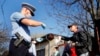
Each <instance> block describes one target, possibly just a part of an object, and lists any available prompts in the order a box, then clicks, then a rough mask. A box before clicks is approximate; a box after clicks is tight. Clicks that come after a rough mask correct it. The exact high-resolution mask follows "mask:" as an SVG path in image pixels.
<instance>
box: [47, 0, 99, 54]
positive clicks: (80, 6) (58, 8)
mask: <svg viewBox="0 0 100 56" xmlns="http://www.w3.org/2000/svg"><path fill="white" fill-rule="evenodd" d="M48 2H49V4H50V6H51V9H52V12H51V11H50V13H49V14H51V15H53V17H56V18H57V20H58V22H60V23H61V24H62V25H67V24H68V23H71V22H76V23H79V24H81V23H82V25H81V26H82V28H83V29H85V30H86V31H87V30H88V31H90V30H91V29H93V30H94V33H95V34H94V37H95V38H93V51H94V52H95V54H96V53H100V49H99V47H100V46H99V44H98V43H99V41H97V40H98V39H100V37H99V36H100V32H99V28H100V26H99V24H100V23H99V22H97V21H98V20H99V21H100V14H99V12H100V0H48ZM64 22H65V23H66V22H67V23H66V24H65V23H64ZM89 29H90V30H89ZM97 33H99V34H97ZM95 48H96V49H95Z"/></svg>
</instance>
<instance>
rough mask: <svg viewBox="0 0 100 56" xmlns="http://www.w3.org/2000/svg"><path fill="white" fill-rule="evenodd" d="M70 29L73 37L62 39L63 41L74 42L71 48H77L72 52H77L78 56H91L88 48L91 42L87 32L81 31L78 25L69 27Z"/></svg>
mask: <svg viewBox="0 0 100 56" xmlns="http://www.w3.org/2000/svg"><path fill="white" fill-rule="evenodd" d="M68 28H69V29H70V31H71V32H73V36H72V37H67V38H62V40H65V41H68V40H71V41H72V42H71V45H70V47H75V48H73V49H72V50H74V51H75V52H76V55H77V56H89V49H88V46H89V44H90V42H88V39H89V37H88V36H87V35H86V32H84V31H83V30H81V29H80V28H79V27H78V25H77V24H76V23H73V24H71V25H69V26H68ZM74 54H75V53H74Z"/></svg>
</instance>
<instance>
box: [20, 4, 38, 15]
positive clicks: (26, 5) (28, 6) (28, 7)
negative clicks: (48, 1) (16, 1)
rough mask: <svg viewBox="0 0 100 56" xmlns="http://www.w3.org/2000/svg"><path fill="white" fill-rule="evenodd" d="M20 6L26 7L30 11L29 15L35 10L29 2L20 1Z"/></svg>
mask: <svg viewBox="0 0 100 56" xmlns="http://www.w3.org/2000/svg"><path fill="white" fill-rule="evenodd" d="M22 7H26V8H27V9H29V10H30V11H31V15H32V16H34V11H35V10H36V9H35V8H34V7H33V6H32V5H31V4H28V3H22Z"/></svg>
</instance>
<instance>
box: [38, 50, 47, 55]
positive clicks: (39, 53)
mask: <svg viewBox="0 0 100 56" xmlns="http://www.w3.org/2000/svg"><path fill="white" fill-rule="evenodd" d="M37 56H45V49H41V50H37Z"/></svg>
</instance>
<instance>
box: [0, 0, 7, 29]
mask: <svg viewBox="0 0 100 56" xmlns="http://www.w3.org/2000/svg"><path fill="white" fill-rule="evenodd" d="M5 2H6V0H4V1H3V3H2V4H1V12H2V15H3V21H4V25H3V29H7V24H6V21H5V20H6V19H5V14H4V9H3V6H4V4H5Z"/></svg>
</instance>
